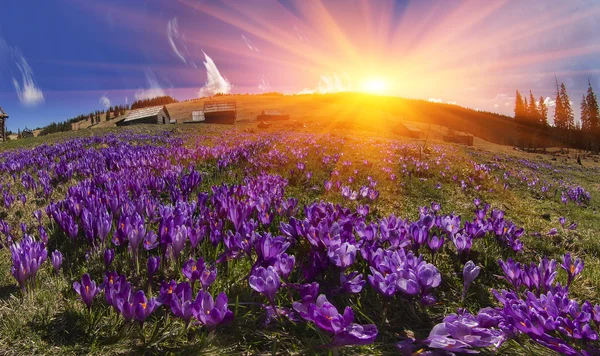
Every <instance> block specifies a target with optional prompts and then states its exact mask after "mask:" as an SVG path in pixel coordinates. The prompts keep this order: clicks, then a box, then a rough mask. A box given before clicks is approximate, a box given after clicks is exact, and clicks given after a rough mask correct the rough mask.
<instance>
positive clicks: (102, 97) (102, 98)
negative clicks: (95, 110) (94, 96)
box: [99, 94, 110, 109]
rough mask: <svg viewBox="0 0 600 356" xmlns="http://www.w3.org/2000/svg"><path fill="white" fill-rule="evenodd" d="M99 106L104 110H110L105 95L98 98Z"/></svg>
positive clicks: (108, 100)
mask: <svg viewBox="0 0 600 356" xmlns="http://www.w3.org/2000/svg"><path fill="white" fill-rule="evenodd" d="M99 101H100V105H102V106H103V107H104V108H105V109H108V108H110V99H109V98H108V97H107V96H106V94H105V95H102V96H101V97H100V100H99Z"/></svg>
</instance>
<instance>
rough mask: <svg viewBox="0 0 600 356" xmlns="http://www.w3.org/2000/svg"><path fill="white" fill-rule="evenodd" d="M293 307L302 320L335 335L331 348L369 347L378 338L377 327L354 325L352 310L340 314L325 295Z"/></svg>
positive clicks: (346, 309) (348, 309)
mask: <svg viewBox="0 0 600 356" xmlns="http://www.w3.org/2000/svg"><path fill="white" fill-rule="evenodd" d="M293 307H294V309H295V310H296V311H297V312H298V314H299V315H300V316H301V317H302V318H304V319H306V320H308V321H312V322H314V323H315V324H316V325H317V326H318V327H319V328H321V329H323V330H325V331H328V332H330V333H332V334H333V335H334V337H333V339H332V341H331V343H330V344H329V346H344V345H367V344H370V343H372V342H373V341H375V338H376V337H377V333H378V331H377V327H376V326H375V325H372V324H370V325H358V324H354V323H353V321H354V312H352V308H350V307H346V308H345V309H344V313H343V314H340V313H339V312H338V310H337V309H336V307H335V306H334V305H333V304H331V303H330V302H329V301H328V300H327V298H326V297H325V295H324V294H321V295H320V296H319V297H318V298H317V300H316V302H315V303H300V302H294V304H293Z"/></svg>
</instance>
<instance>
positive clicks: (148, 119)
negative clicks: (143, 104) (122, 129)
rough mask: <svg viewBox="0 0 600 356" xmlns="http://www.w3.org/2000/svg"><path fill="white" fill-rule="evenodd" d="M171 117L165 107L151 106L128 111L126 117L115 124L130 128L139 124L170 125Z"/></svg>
mask: <svg viewBox="0 0 600 356" xmlns="http://www.w3.org/2000/svg"><path fill="white" fill-rule="evenodd" d="M170 123H172V122H171V116H170V115H169V111H168V110H167V107H166V106H165V105H163V106H151V107H149V108H142V109H137V110H132V111H130V112H129V113H128V114H127V116H125V117H124V118H123V119H122V120H120V121H118V122H117V126H130V125H139V124H159V125H166V124H170Z"/></svg>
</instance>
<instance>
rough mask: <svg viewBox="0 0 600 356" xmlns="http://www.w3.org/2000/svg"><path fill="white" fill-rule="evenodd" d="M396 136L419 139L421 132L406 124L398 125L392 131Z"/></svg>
mask: <svg viewBox="0 0 600 356" xmlns="http://www.w3.org/2000/svg"><path fill="white" fill-rule="evenodd" d="M392 131H393V132H394V133H395V134H396V135H400V136H406V137H411V138H419V137H421V130H419V129H418V128H417V127H415V126H413V125H411V124H407V123H403V122H401V123H398V125H396V127H394V129H393V130H392Z"/></svg>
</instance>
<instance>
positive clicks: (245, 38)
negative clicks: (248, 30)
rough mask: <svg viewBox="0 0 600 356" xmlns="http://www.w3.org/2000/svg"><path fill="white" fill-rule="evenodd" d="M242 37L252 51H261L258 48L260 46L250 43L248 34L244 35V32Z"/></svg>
mask: <svg viewBox="0 0 600 356" xmlns="http://www.w3.org/2000/svg"><path fill="white" fill-rule="evenodd" d="M242 39H243V40H244V42H246V46H248V48H249V49H250V50H251V51H255V52H260V51H259V50H258V48H256V46H253V45H252V43H250V40H249V39H248V38H247V37H246V36H244V34H243V33H242Z"/></svg>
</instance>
